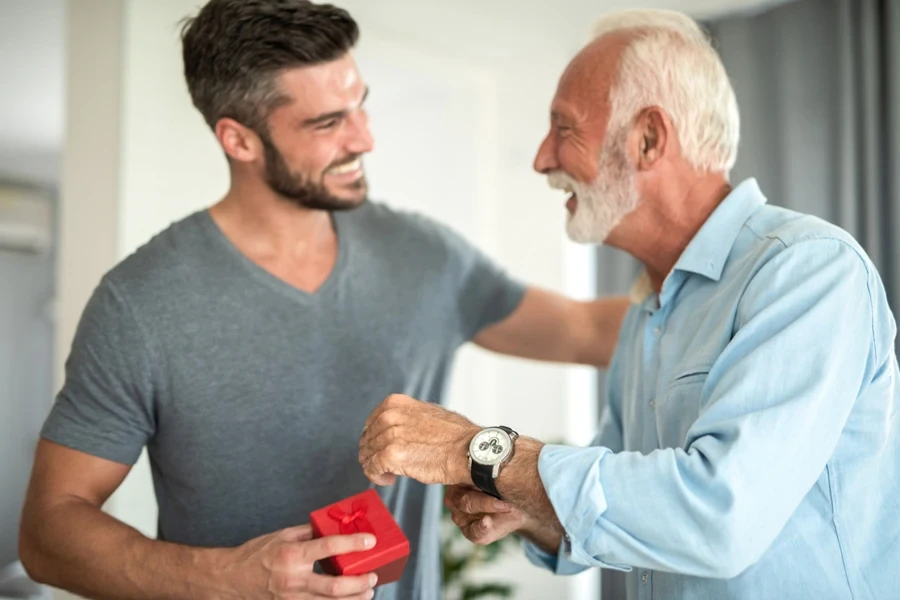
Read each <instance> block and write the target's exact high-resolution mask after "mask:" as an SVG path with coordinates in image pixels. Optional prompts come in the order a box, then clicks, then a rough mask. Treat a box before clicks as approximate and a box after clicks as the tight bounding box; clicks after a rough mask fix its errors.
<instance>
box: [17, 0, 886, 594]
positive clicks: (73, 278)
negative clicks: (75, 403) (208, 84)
mask: <svg viewBox="0 0 900 600" xmlns="http://www.w3.org/2000/svg"><path fill="white" fill-rule="evenodd" d="M201 3H202V2H201V0H121V1H120V0H68V1H66V0H0V576H2V569H3V567H4V565H7V564H11V563H14V562H15V561H16V537H17V528H18V518H19V511H20V510H21V503H22V497H23V494H24V491H25V487H26V484H27V478H28V473H29V470H30V467H31V464H30V463H31V455H32V452H33V449H34V445H35V443H36V441H37V436H38V431H39V429H40V426H41V423H42V421H43V418H44V415H45V414H46V413H47V411H48V409H49V406H50V403H51V402H52V398H53V394H54V393H55V391H56V390H57V389H58V387H59V385H60V381H61V380H60V377H61V373H62V365H63V361H64V360H65V357H66V356H67V354H68V349H69V344H70V342H71V338H72V335H73V332H74V328H75V325H76V324H77V321H78V318H79V316H80V314H81V311H82V309H83V307H84V304H85V302H86V300H87V298H88V296H89V294H90V293H91V291H92V290H93V288H94V286H95V285H96V284H97V282H98V281H99V279H100V277H101V275H102V274H103V273H104V272H105V271H107V270H108V269H109V268H111V267H112V266H113V265H114V264H115V263H116V262H118V261H119V260H120V259H122V258H123V257H125V256H126V255H128V254H129V253H131V252H132V251H133V250H135V249H136V248H137V247H138V246H139V245H141V244H143V243H144V242H145V241H147V240H148V239H149V238H150V237H151V236H152V235H153V234H154V233H156V232H158V231H160V230H162V229H163V228H165V227H166V226H167V225H169V224H170V223H171V222H173V221H175V220H178V219H180V218H182V217H183V216H185V215H187V214H188V213H190V212H193V211H195V210H197V209H199V208H201V207H203V206H206V205H209V204H211V203H213V202H214V201H215V200H217V199H218V198H219V197H220V196H221V195H222V194H223V193H224V192H225V190H226V187H227V184H228V178H227V170H226V164H225V160H224V158H223V156H222V153H221V152H220V151H219V148H218V146H217V143H216V141H215V138H214V137H213V135H212V134H211V133H210V132H209V130H208V129H207V127H206V125H205V124H204V123H203V120H202V118H201V117H200V115H199V114H198V113H197V112H196V111H195V110H194V108H193V107H192V105H191V102H190V99H189V97H188V94H187V90H186V88H185V84H184V80H183V77H182V67H181V60H180V46H179V41H178V27H177V22H178V21H179V19H181V18H182V17H184V16H186V15H188V14H193V13H195V12H196V9H197V7H198V6H199V5H200V4H201ZM335 3H336V4H339V5H341V6H343V7H345V8H347V9H349V10H350V12H351V14H352V15H353V16H354V17H355V18H356V19H357V20H358V22H359V24H360V28H361V31H362V37H361V42H360V44H359V46H358V49H357V52H356V56H357V60H358V62H359V64H360V68H361V70H362V73H363V76H364V77H365V78H366V79H367V80H368V83H369V85H370V88H371V95H370V100H369V104H368V106H369V112H370V118H371V125H372V130H373V134H374V136H375V140H376V150H375V152H374V153H373V154H372V155H371V157H370V158H369V159H368V161H367V170H368V173H369V177H370V183H371V192H372V196H373V198H376V199H379V200H383V201H387V202H388V203H390V204H393V205H395V206H398V207H405V208H413V209H416V210H419V211H421V212H424V213H427V214H429V215H431V216H433V217H436V218H438V219H440V220H442V221H444V222H446V223H448V224H450V225H451V226H453V227H454V228H456V229H457V230H459V231H460V232H462V233H463V234H464V235H465V236H467V237H468V238H469V239H470V240H472V241H474V242H475V243H476V244H478V245H479V246H481V247H482V248H483V249H484V250H485V251H486V252H487V253H489V254H490V255H492V256H493V257H494V258H495V259H497V260H498V261H499V262H500V263H502V264H503V265H504V266H506V267H507V268H508V269H509V270H510V271H512V272H513V273H514V274H515V275H517V276H519V277H521V278H523V279H526V280H527V281H530V282H533V283H536V284H540V285H543V286H546V287H549V288H552V289H556V290H559V291H563V292H565V293H568V294H570V295H574V296H578V297H591V296H593V295H595V294H598V293H623V292H625V291H627V289H628V287H629V285H630V283H631V280H632V278H633V277H634V276H635V274H636V265H635V264H634V263H633V262H632V261H631V260H630V259H629V258H628V257H626V256H623V255H622V254H620V253H617V252H615V251H612V250H608V249H600V250H596V249H592V248H587V247H579V246H575V245H573V244H571V243H569V242H568V241H567V240H566V238H565V236H564V232H563V224H564V211H563V208H562V202H563V199H562V196H561V195H560V194H559V193H558V192H553V191H551V190H550V189H549V188H547V186H546V184H545V181H544V179H543V178H542V177H540V176H538V175H536V174H535V173H533V171H532V170H531V163H532V159H533V157H534V154H535V152H536V150H537V147H538V144H539V142H540V140H541V139H542V137H543V136H544V134H545V131H546V126H547V122H548V107H549V104H550V100H551V98H552V96H553V93H554V90H555V86H556V81H557V78H558V77H559V75H560V73H561V72H562V69H563V68H564V67H565V65H566V63H567V62H568V60H569V59H570V58H571V57H572V56H573V55H574V53H575V52H577V50H578V49H579V48H580V47H581V46H582V45H583V44H584V43H585V42H586V41H587V39H588V34H589V31H590V24H591V22H592V21H593V20H594V19H596V18H597V17H598V16H600V14H602V13H603V12H604V11H607V10H612V9H615V8H621V7H625V6H628V7H633V6H634V3H632V2H625V1H624V0H621V1H617V0H556V1H555V2H545V1H543V0H490V1H488V0H454V1H452V2H447V1H440V0H378V1H375V0H337V1H336V2H335ZM643 5H644V6H648V7H649V6H653V7H663V8H675V9H679V10H683V11H686V12H688V13H689V14H691V15H692V16H694V17H696V18H698V19H699V20H701V21H702V22H703V23H704V24H705V25H706V26H707V27H708V28H709V30H710V32H711V34H712V35H713V37H714V39H715V41H716V44H717V47H718V48H719V51H720V53H721V55H722V57H723V60H724V62H725V65H726V67H727V69H728V71H729V74H730V76H731V78H732V80H733V83H734V86H735V89H736V91H737V95H738V102H739V105H740V109H741V115H742V142H741V147H740V153H739V159H738V165H737V166H736V168H735V170H734V171H733V173H732V179H733V181H735V182H737V181H740V180H741V179H743V178H744V177H749V176H755V177H757V178H758V179H759V181H760V184H761V186H762V189H763V191H764V192H765V193H766V194H767V195H768V197H769V200H770V202H771V203H773V204H777V205H783V206H787V207H790V208H794V209H797V210H801V211H804V212H810V213H813V214H817V215H819V216H822V217H823V218H826V219H828V220H830V221H832V222H835V223H837V224H839V225H841V226H842V227H844V228H846V229H848V230H849V231H850V232H851V233H852V234H853V235H855V236H856V237H857V239H859V240H860V241H861V242H862V243H863V245H864V246H865V248H866V250H867V251H868V252H869V253H870V255H871V256H872V258H873V259H874V260H875V262H876V265H877V266H878V268H879V270H880V271H881V274H882V277H883V278H884V281H885V284H886V285H887V287H888V290H889V296H890V299H891V301H892V305H893V306H897V303H898V301H900V252H898V250H900V241H898V239H897V236H895V235H894V232H896V231H898V227H897V225H898V220H900V199H898V187H897V180H896V177H897V175H896V173H897V172H898V170H900V169H898V167H900V164H898V163H900V113H898V109H897V108H896V107H897V106H900V96H898V93H900V1H897V0H795V1H781V2H771V1H760V0H668V1H664V0H659V1H656V2H644V3H643ZM602 390H603V380H602V373H601V374H598V373H596V372H594V371H592V370H590V369H582V368H563V367H552V366H544V365H538V364H534V363H528V362H524V361H517V360H511V359H501V358H497V357H494V356H490V355H488V354H486V353H483V352H480V351H478V350H476V349H474V348H467V349H465V350H464V352H463V354H462V356H461V357H460V359H459V361H458V362H457V368H456V375H455V377H454V383H453V387H452V390H451V404H452V406H453V408H455V409H456V410H459V411H462V412H464V413H466V414H467V415H469V416H470V417H471V418H473V419H474V420H475V421H477V422H484V423H489V422H501V421H502V422H509V423H511V424H515V425H516V427H517V429H518V430H519V431H521V432H525V433H527V434H528V435H531V436H534V437H539V438H543V439H547V440H565V441H566V442H568V443H573V444H586V443H588V442H589V441H590V439H591V437H592V435H593V431H594V427H595V423H596V420H597V415H598V413H599V410H601V407H602V404H603V392H602ZM107 510H109V511H110V512H111V513H113V514H114V515H116V516H117V517H119V518H121V519H123V520H125V521H126V522H128V523H130V524H132V525H134V526H136V527H138V528H139V529H141V530H142V531H143V532H144V533H146V534H147V535H151V536H152V535H153V534H154V532H155V518H156V514H155V511H156V507H155V500H154V496H153V490H152V486H151V483H150V477H149V469H148V467H147V463H146V457H144V458H142V460H141V462H140V463H139V465H138V466H137V467H136V468H135V469H134V470H133V472H132V474H131V475H130V476H129V478H128V480H127V481H126V483H125V485H124V486H123V487H122V488H121V489H120V490H119V491H118V492H117V493H116V494H115V495H114V496H113V498H112V499H111V500H110V501H109V503H108V505H107ZM492 558H493V557H492ZM470 563H471V564H470V565H469V566H467V567H466V568H465V569H464V570H463V578H464V579H465V580H466V581H469V582H472V583H476V584H477V583H499V584H505V585H510V586H512V590H511V593H512V597H514V598H520V599H523V600H527V599H550V598H554V599H555V598H571V599H579V600H581V599H585V600H587V599H590V600H596V599H597V598H599V597H600V596H601V593H602V596H603V598H604V600H608V599H611V598H618V597H620V594H621V587H620V582H619V581H618V579H617V578H616V577H615V576H614V575H612V574H604V576H603V580H602V581H601V577H600V573H599V572H596V571H594V572H588V573H584V574H582V575H579V576H577V577H574V578H555V577H553V576H551V575H549V574H547V573H544V572H542V571H539V570H537V569H535V568H532V567H531V566H530V565H528V563H527V562H526V561H525V559H524V558H522V557H521V556H520V555H519V553H518V552H517V551H516V550H515V549H514V548H513V549H512V550H510V551H509V552H500V553H499V555H498V556H497V557H496V558H495V559H494V560H488V561H487V562H482V563H481V564H477V563H478V560H474V561H470ZM0 589H2V588H0ZM448 594H449V592H448ZM0 596H3V593H2V591H0ZM55 596H56V597H58V598H64V597H66V595H65V594H62V593H61V592H56V593H55ZM449 597H451V596H449V595H448V598H449Z"/></svg>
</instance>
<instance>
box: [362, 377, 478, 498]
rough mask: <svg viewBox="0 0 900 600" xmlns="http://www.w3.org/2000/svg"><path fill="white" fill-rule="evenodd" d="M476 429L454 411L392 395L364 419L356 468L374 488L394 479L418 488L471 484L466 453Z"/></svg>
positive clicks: (475, 426) (391, 482) (387, 483)
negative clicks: (401, 477)
mask: <svg viewBox="0 0 900 600" xmlns="http://www.w3.org/2000/svg"><path fill="white" fill-rule="evenodd" d="M480 430H481V428H480V427H478V426H477V425H475V424H474V423H472V422H471V421H469V420H468V419H466V418H465V417H463V416H462V415H459V414H457V413H455V412H451V411H449V410H446V409H444V408H441V407H440V406H437V405H435V404H429V403H427V402H421V401H419V400H415V399H414V398H410V397H409V396H403V395H400V394H394V395H391V396H388V397H387V399H385V401H384V402H382V403H381V404H379V405H378V407H377V408H376V409H375V410H374V411H372V414H371V415H369V418H368V419H367V420H366V424H365V427H363V431H362V436H361V437H360V440H359V464H360V465H362V468H363V471H364V472H365V474H366V477H368V478H369V479H370V480H371V481H372V482H373V483H375V484H376V485H392V484H393V483H394V481H396V476H397V475H404V476H406V477H409V478H411V479H415V480H416V481H420V482H422V483H443V484H446V485H456V484H469V485H471V483H472V478H471V476H470V474H469V468H468V459H467V458H466V452H467V451H468V449H469V442H470V441H472V438H473V437H475V434H476V433H478V432H479V431H480Z"/></svg>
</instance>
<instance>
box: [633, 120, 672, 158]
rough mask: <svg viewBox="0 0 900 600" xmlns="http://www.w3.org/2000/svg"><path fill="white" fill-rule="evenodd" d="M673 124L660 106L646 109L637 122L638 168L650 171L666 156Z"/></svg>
mask: <svg viewBox="0 0 900 600" xmlns="http://www.w3.org/2000/svg"><path fill="white" fill-rule="evenodd" d="M671 131H672V122H671V121H670V120H669V117H668V116H667V115H666V113H665V112H663V110H662V109H661V108H659V107H658V106H651V107H649V108H645V109H644V110H642V111H641V112H640V114H639V115H638V117H637V119H636V120H635V134H636V135H635V138H636V142H637V167H638V170H639V171H649V170H650V169H652V168H653V167H654V165H656V164H657V163H658V162H659V161H660V160H661V159H662V158H663V157H665V155H666V151H667V150H668V146H669V141H670V140H669V135H670V133H671Z"/></svg>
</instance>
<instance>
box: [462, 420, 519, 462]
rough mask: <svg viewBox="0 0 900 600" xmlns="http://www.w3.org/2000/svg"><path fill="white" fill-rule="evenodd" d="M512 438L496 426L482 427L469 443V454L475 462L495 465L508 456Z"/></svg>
mask: <svg viewBox="0 0 900 600" xmlns="http://www.w3.org/2000/svg"><path fill="white" fill-rule="evenodd" d="M511 449H512V440H511V439H510V437H509V434H508V433H506V432H505V431H503V430H502V429H499V428H497V427H489V428H487V429H482V430H481V431H479V432H478V434H477V435H476V436H475V437H474V438H473V439H472V443H471V444H469V455H470V456H471V457H472V460H474V461H475V462H477V463H481V464H483V465H496V464H499V463H501V462H503V461H504V460H506V457H507V456H509V452H510V450H511Z"/></svg>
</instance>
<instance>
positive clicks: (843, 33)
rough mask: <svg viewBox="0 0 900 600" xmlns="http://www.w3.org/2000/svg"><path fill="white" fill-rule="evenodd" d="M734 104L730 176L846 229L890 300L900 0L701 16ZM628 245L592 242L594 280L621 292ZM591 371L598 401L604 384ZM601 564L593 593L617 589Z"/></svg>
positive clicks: (835, 1) (897, 216) (899, 130)
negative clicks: (736, 133)
mask: <svg viewBox="0 0 900 600" xmlns="http://www.w3.org/2000/svg"><path fill="white" fill-rule="evenodd" d="M705 25H706V27H707V28H708V29H709V31H710V33H711V34H712V36H713V38H714V41H715V43H716V46H717V48H718V50H719V54H720V55H721V56H722V60H723V62H724V63H725V67H726V69H727V71H728V74H729V76H730V77H731V80H732V83H733V85H734V88H735V92H736V94H737V99H738V104H739V106H740V111H741V145H740V150H739V153H738V161H737V164H736V166H735V168H734V170H733V171H732V175H731V179H732V181H733V182H739V181H741V180H742V179H744V178H746V177H756V178H757V179H758V180H759V183H760V186H761V187H762V190H763V192H764V193H765V194H766V196H767V197H768V199H769V202H770V203H771V204H775V205H779V206H784V207H787V208H790V209H793V210H797V211H800V212H804V213H810V214H813V215H816V216H819V217H821V218H823V219H825V220H827V221H830V222H832V223H835V224H837V225H839V226H840V227H842V228H844V229H846V230H847V231H849V232H850V233H851V234H852V235H853V236H854V237H855V238H856V239H857V240H858V241H859V242H860V243H861V244H862V246H863V247H864V248H865V249H866V251H867V252H868V253H869V255H870V256H871V258H872V260H873V262H874V263H875V265H876V267H877V268H878V270H879V273H880V274H881V277H882V279H883V281H884V284H885V287H886V288H887V292H888V298H889V300H890V302H891V307H892V308H893V310H894V314H895V315H897V314H898V309H900V181H898V177H900V175H898V171H900V0H798V1H796V2H792V3H789V4H785V5H781V6H778V7H776V8H773V9H770V10H768V11H765V12H763V13H760V14H756V15H752V16H747V15H735V16H731V17H727V18H723V19H721V20H718V21H715V22H711V23H706V24H705ZM637 269H638V266H637V265H636V264H635V262H634V261H633V260H632V259H631V258H630V257H628V256H626V255H624V254H622V253H620V252H617V251H615V250H611V249H608V248H601V249H599V250H598V269H597V278H598V290H599V292H600V293H601V294H602V293H622V292H623V291H625V290H627V289H628V285H629V283H630V282H631V280H632V278H633V277H634V276H635V274H636V273H637ZM602 384H603V379H602V374H601V386H600V389H601V398H600V402H601V407H602V405H603V404H604V403H605V391H604V386H603V385H602ZM624 590H625V587H624V580H623V578H622V576H621V574H619V573H616V572H612V571H604V573H603V584H602V598H603V600H617V599H619V598H624V597H625V591H624Z"/></svg>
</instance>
